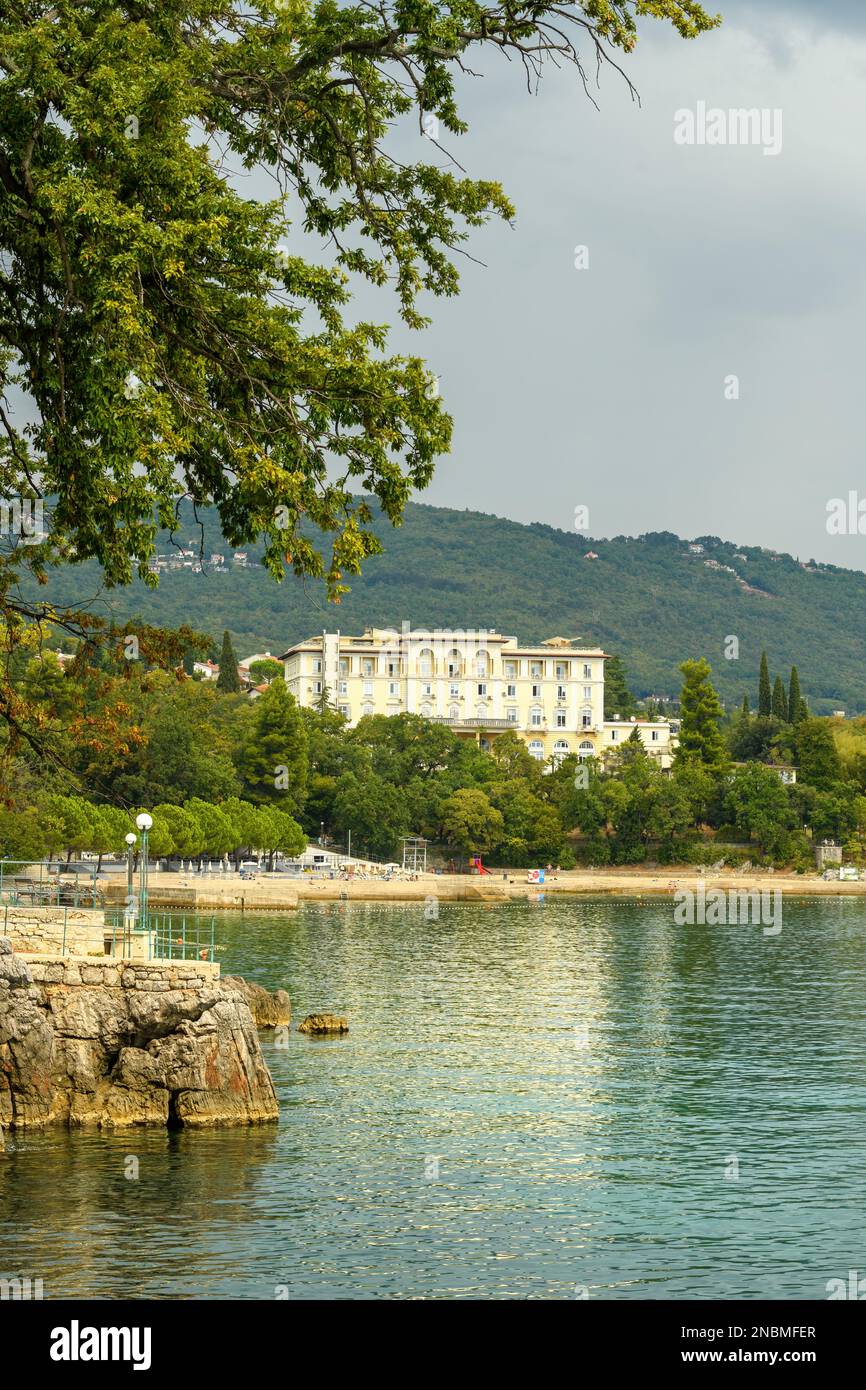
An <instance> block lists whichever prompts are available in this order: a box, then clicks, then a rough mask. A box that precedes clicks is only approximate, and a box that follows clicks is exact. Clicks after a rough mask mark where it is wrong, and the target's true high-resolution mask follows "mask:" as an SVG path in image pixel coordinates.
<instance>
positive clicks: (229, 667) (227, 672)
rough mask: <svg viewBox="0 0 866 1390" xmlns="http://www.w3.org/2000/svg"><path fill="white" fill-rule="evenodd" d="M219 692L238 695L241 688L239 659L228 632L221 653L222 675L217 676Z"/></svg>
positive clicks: (224, 634) (225, 633)
mask: <svg viewBox="0 0 866 1390" xmlns="http://www.w3.org/2000/svg"><path fill="white" fill-rule="evenodd" d="M216 688H217V690H220V691H222V693H223V694H224V695H237V693H238V691H239V690H240V688H241V678H240V675H239V673H238V659H237V657H236V656H235V649H234V647H233V646H232V639H231V637H230V636H229V633H228V630H226V631H225V632H224V633H223V648H222V651H221V653H220V673H219V675H218V676H217V682H216Z"/></svg>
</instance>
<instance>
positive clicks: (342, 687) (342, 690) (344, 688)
mask: <svg viewBox="0 0 866 1390" xmlns="http://www.w3.org/2000/svg"><path fill="white" fill-rule="evenodd" d="M348 693H349V686H348V682H347V681H337V694H338V695H347V694H348Z"/></svg>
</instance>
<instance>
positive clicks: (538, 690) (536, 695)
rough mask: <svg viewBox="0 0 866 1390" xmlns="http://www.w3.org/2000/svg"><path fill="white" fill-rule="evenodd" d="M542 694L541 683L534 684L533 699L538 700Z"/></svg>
mask: <svg viewBox="0 0 866 1390" xmlns="http://www.w3.org/2000/svg"><path fill="white" fill-rule="evenodd" d="M540 696H541V686H540V685H534V686H533V687H532V698H533V700H538V699H539V698H540Z"/></svg>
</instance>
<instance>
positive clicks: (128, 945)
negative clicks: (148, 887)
mask: <svg viewBox="0 0 866 1390" xmlns="http://www.w3.org/2000/svg"><path fill="white" fill-rule="evenodd" d="M123 838H124V840H125V841H126V911H125V913H124V914H123V954H124V955H126V954H127V951H128V952H129V954H130V955H131V954H132V923H133V920H134V918H135V892H134V890H133V884H132V870H133V862H134V855H135V846H136V843H137V841H138V836H137V835H134V834H133V832H132V831H131V830H130V832H129V834H128V835H124V837H123Z"/></svg>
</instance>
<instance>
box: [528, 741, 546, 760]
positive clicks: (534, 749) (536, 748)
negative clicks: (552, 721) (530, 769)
mask: <svg viewBox="0 0 866 1390" xmlns="http://www.w3.org/2000/svg"><path fill="white" fill-rule="evenodd" d="M529 756H530V758H537V759H538V760H539V761H540V760H541V759H542V758H543V757H544V744H543V743H542V742H541V739H540V738H533V739H530V741H529Z"/></svg>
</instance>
